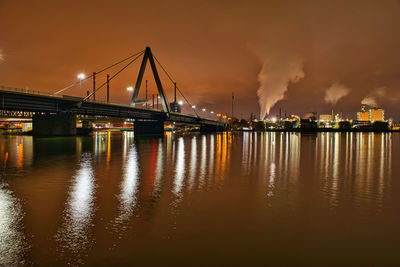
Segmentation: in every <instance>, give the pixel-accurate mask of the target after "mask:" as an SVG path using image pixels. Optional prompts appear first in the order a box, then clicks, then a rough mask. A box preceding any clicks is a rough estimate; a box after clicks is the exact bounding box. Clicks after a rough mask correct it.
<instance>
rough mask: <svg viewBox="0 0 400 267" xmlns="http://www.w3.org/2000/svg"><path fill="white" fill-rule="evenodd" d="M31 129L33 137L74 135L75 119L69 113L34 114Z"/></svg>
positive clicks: (73, 115)
mask: <svg viewBox="0 0 400 267" xmlns="http://www.w3.org/2000/svg"><path fill="white" fill-rule="evenodd" d="M32 127H33V129H32V130H33V136H69V135H76V117H75V114H71V113H56V114H35V115H33V118H32Z"/></svg>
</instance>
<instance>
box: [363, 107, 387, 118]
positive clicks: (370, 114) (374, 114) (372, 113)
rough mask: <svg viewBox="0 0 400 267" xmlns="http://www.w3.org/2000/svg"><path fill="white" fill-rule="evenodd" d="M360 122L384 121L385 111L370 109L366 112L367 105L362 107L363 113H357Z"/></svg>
mask: <svg viewBox="0 0 400 267" xmlns="http://www.w3.org/2000/svg"><path fill="white" fill-rule="evenodd" d="M357 120H358V121H384V120H385V111H384V110H383V109H382V108H375V107H374V108H370V109H369V110H368V111H367V110H366V107H365V105H362V106H361V111H360V112H357Z"/></svg>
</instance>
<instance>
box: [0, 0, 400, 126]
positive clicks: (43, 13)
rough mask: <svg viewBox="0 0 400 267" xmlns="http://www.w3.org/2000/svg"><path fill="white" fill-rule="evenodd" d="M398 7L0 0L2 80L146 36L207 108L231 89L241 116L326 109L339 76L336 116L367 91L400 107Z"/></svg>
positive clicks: (121, 82) (62, 65) (136, 43)
mask: <svg viewBox="0 0 400 267" xmlns="http://www.w3.org/2000/svg"><path fill="white" fill-rule="evenodd" d="M143 2H144V1H143ZM349 2H351V3H349ZM399 14H400V2H399V1H331V2H329V1H301V3H298V2H297V1H146V2H145V3H141V2H137V1H62V0H59V1H18V0H13V1H11V0H10V1H8V0H0V51H1V52H0V53H1V56H0V85H4V86H13V87H21V88H29V89H32V90H41V91H47V92H54V91H56V90H59V89H61V88H63V87H65V86H67V85H69V84H71V83H72V82H75V81H76V80H77V78H76V76H77V74H78V73H80V72H85V73H87V74H90V73H91V72H92V71H94V70H99V69H101V68H103V67H105V66H107V65H109V64H112V63H113V62H116V61H118V60H119V59H122V58H124V57H126V56H128V55H130V54H133V53H135V52H137V51H140V50H142V49H144V48H145V46H147V45H148V46H151V48H152V50H153V52H154V54H155V55H156V56H157V58H158V59H159V60H160V61H161V63H162V64H163V65H164V66H165V67H166V69H167V70H168V71H169V72H170V73H171V74H172V76H173V77H174V79H175V80H176V81H177V82H178V85H179V86H180V88H182V90H183V92H184V93H185V95H186V96H187V97H188V99H189V100H190V101H191V102H192V103H193V104H195V105H196V106H198V107H205V108H207V109H208V110H215V111H216V112H222V113H230V100H231V93H232V91H234V92H235V96H236V102H237V105H236V108H235V113H236V115H237V116H240V115H241V116H243V117H246V118H248V117H249V114H250V112H255V113H257V115H258V114H259V113H260V108H259V105H260V104H261V105H262V107H263V108H264V109H265V106H266V103H269V105H271V106H272V109H271V114H277V113H278V110H279V108H282V110H287V113H288V114H291V113H298V114H300V115H301V114H303V113H305V112H308V111H317V112H319V113H322V112H329V110H330V108H331V104H330V103H326V102H325V101H324V99H325V98H326V96H325V94H326V91H327V89H328V88H331V87H332V86H333V85H335V84H340V86H342V87H345V88H347V89H348V94H347V95H346V96H343V97H342V98H340V99H339V100H338V101H337V103H336V104H335V110H338V111H342V112H343V113H344V114H345V116H349V117H355V112H356V111H357V110H358V109H359V106H360V103H361V100H362V99H363V98H365V97H367V96H369V97H374V98H376V102H377V103H378V105H380V106H383V107H384V108H385V110H386V112H385V113H386V114H387V115H388V116H390V117H393V118H395V119H400V116H399V115H400V114H399V112H398V109H397V106H398V99H400V93H399V90H398V88H399V85H400V78H399V77H400V75H399V74H400V73H399V72H400V68H399V67H400V66H399V65H400V56H399V53H398V50H399V47H400V36H399V34H398V29H399V28H400V27H399V26H400V16H399ZM139 65H140V62H136V63H134V64H133V65H132V66H131V67H129V68H128V69H127V70H125V71H124V72H123V74H121V76H120V77H118V78H117V79H116V80H114V81H113V82H112V84H111V100H112V101H113V102H119V103H128V101H127V100H128V93H127V91H126V87H128V86H129V85H134V84H135V81H136V77H137V72H138V69H139ZM116 70H117V69H115V70H114V72H115V71H116ZM159 72H160V73H161V70H159ZM110 74H113V71H110ZM260 77H261V78H260ZM104 78H105V77H98V82H100V81H101V80H102V79H104ZM145 78H147V79H149V87H150V93H151V90H154V88H155V87H154V86H155V84H154V81H153V80H152V79H151V76H149V72H148V73H147V74H146V77H145ZM163 81H164V86H165V87H166V91H167V95H168V97H169V99H171V100H172V97H173V96H172V84H170V83H168V82H167V80H165V79H164V80H163ZM143 85H144V83H143ZM84 88H85V89H87V88H91V83H90V82H89V83H87V84H84ZM260 88H261V89H260ZM378 89H379V92H383V93H380V94H377V93H375V92H377V90H378ZM257 90H260V91H259V95H260V96H261V97H262V98H261V100H260V101H259V99H258V97H257ZM67 92H68V94H74V95H79V86H77V87H75V88H74V89H72V90H71V91H67ZM67 92H66V94H67ZM331 92H332V91H331ZM97 98H100V99H103V98H105V91H103V92H100V93H99V94H98V96H97ZM141 98H143V96H141ZM261 110H262V109H261Z"/></svg>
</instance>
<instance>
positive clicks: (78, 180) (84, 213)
mask: <svg viewBox="0 0 400 267" xmlns="http://www.w3.org/2000/svg"><path fill="white" fill-rule="evenodd" d="M94 191H95V180H94V175H93V167H92V159H91V155H90V154H88V153H85V154H83V155H82V158H81V161H80V163H79V169H78V170H77V173H76V175H75V176H74V177H73V180H72V185H71V188H70V193H69V197H68V200H67V209H66V211H65V215H64V221H65V223H64V227H63V229H61V230H60V233H59V235H58V236H57V239H58V240H59V241H60V242H61V243H63V244H62V247H64V248H66V249H68V250H69V251H71V252H72V254H73V255H75V256H77V255H81V256H82V254H81V253H82V252H83V251H84V250H85V249H87V248H88V247H89V246H90V245H92V243H93V240H92V239H91V238H90V236H89V234H90V228H91V226H92V224H91V223H92V219H93V218H92V217H93V209H94ZM71 260H72V261H73V259H71Z"/></svg>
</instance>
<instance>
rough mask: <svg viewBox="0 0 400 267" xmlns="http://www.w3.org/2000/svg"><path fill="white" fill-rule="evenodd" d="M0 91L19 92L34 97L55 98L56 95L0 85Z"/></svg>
mask: <svg viewBox="0 0 400 267" xmlns="http://www.w3.org/2000/svg"><path fill="white" fill-rule="evenodd" d="M0 90H3V91H10V92H17V93H25V94H32V95H43V96H54V95H52V94H50V93H46V92H41V91H36V90H30V89H23V88H15V87H9V86H1V85H0Z"/></svg>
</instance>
